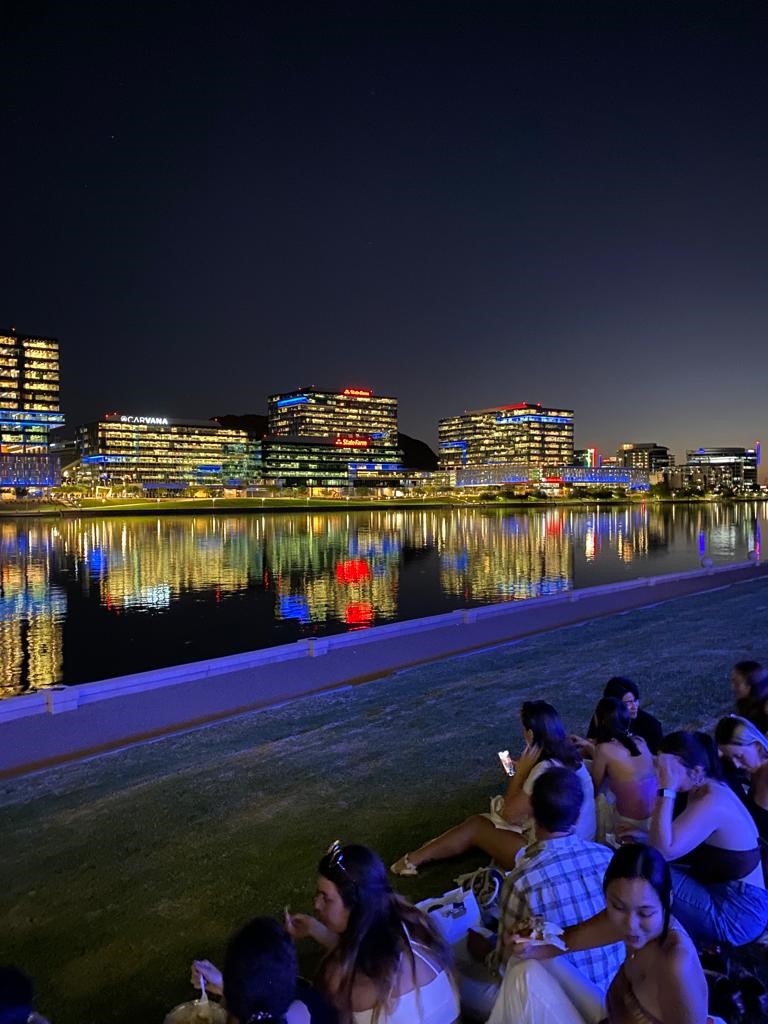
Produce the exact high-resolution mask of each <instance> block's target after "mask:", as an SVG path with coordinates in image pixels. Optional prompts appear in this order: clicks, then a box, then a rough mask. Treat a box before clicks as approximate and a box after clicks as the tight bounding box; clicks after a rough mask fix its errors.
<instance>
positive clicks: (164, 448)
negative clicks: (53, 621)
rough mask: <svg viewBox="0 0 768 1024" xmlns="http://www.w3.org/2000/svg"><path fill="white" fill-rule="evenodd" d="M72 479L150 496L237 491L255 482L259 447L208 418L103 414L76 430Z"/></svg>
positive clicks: (242, 435) (243, 431)
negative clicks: (76, 454) (203, 490)
mask: <svg viewBox="0 0 768 1024" xmlns="http://www.w3.org/2000/svg"><path fill="white" fill-rule="evenodd" d="M78 437H79V443H80V452H81V455H80V464H79V467H78V471H77V476H78V478H79V479H80V480H84V481H87V482H89V483H90V484H91V485H92V486H99V485H103V486H108V487H113V488H114V487H118V488H120V489H121V490H125V489H130V488H134V487H139V488H141V489H143V490H146V491H153V492H166V491H167V492H178V491H183V490H186V489H187V488H195V487H205V488H225V487H227V488H242V487H247V486H249V485H251V484H253V483H255V482H258V480H259V479H260V472H261V471H260V460H261V456H260V451H259V444H258V442H257V441H255V440H253V439H252V438H251V436H250V435H249V434H248V433H247V432H246V431H245V430H238V429H234V428H229V427H222V426H219V425H218V424H217V423H214V422H212V421H211V420H181V419H171V418H170V417H167V416H136V415H126V414H124V413H117V412H112V413H107V414H106V415H105V416H103V417H102V418H101V419H100V420H97V421H96V422H94V423H88V424H86V425H84V426H82V427H80V428H79V430H78Z"/></svg>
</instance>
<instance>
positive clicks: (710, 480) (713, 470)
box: [665, 441, 760, 493]
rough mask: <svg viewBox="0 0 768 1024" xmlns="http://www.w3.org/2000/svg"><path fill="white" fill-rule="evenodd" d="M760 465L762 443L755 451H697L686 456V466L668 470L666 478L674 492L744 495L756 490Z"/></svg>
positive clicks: (727, 449) (730, 449)
mask: <svg viewBox="0 0 768 1024" xmlns="http://www.w3.org/2000/svg"><path fill="white" fill-rule="evenodd" d="M759 465H760V442H759V441H756V442H755V446H754V448H697V449H696V450H695V451H688V452H686V462H685V464H684V465H682V466H677V467H675V468H670V469H669V470H667V471H666V473H665V478H666V480H667V483H668V484H669V486H670V488H671V489H672V490H693V491H698V492H700V493H706V492H708V491H709V492H712V493H718V492H720V491H733V492H735V493H744V492H749V491H755V490H757V488H758V482H757V473H758V467H759Z"/></svg>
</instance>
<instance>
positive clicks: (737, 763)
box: [715, 715, 768, 860]
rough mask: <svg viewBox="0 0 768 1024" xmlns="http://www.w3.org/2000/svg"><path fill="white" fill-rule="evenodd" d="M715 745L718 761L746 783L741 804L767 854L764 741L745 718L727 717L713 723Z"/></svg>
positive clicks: (767, 741)
mask: <svg viewBox="0 0 768 1024" xmlns="http://www.w3.org/2000/svg"><path fill="white" fill-rule="evenodd" d="M715 743H717V746H718V749H719V750H720V755H721V757H723V758H725V759H726V761H729V762H730V763H731V764H732V765H733V767H734V768H736V769H737V770H738V771H740V772H744V774H745V775H746V776H747V778H748V779H749V791H748V792H747V793H744V794H743V798H744V803H745V804H746V806H747V810H748V811H749V813H750V814H751V815H752V818H753V820H754V822H755V825H756V826H757V831H758V833H759V834H760V840H761V846H762V847H763V849H764V850H768V737H766V736H764V735H763V733H761V732H760V730H759V729H758V728H757V726H756V725H753V723H752V722H749V721H748V720H747V719H746V718H740V717H739V716H738V715H729V716H728V717H727V718H721V719H720V721H719V722H718V723H717V727H716V729H715ZM764 860H765V856H764Z"/></svg>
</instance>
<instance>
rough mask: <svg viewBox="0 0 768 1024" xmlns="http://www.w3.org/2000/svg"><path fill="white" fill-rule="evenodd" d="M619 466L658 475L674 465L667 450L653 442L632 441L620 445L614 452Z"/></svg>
mask: <svg viewBox="0 0 768 1024" xmlns="http://www.w3.org/2000/svg"><path fill="white" fill-rule="evenodd" d="M616 458H617V459H618V463H619V465H620V466H624V467H625V469H639V470H641V471H642V472H644V473H659V472H661V471H662V470H664V469H668V468H669V467H670V466H673V465H674V464H675V459H674V456H670V454H669V448H667V447H666V446H665V445H663V444H656V442H655V441H632V442H630V443H627V444H622V445H621V446H620V447H619V449H618V451H617V452H616Z"/></svg>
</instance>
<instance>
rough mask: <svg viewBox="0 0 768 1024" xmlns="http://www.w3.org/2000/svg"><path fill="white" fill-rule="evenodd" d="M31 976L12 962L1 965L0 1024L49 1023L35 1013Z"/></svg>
mask: <svg viewBox="0 0 768 1024" xmlns="http://www.w3.org/2000/svg"><path fill="white" fill-rule="evenodd" d="M34 998H35V992H34V987H33V985H32V981H31V979H30V978H28V977H27V975H26V974H24V972H23V971H20V970H19V968H18V967H13V966H12V965H11V964H6V965H0V1024H47V1021H46V1020H45V1019H44V1018H43V1017H41V1016H40V1015H39V1014H37V1013H35V1011H34V1009H33V1003H34Z"/></svg>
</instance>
